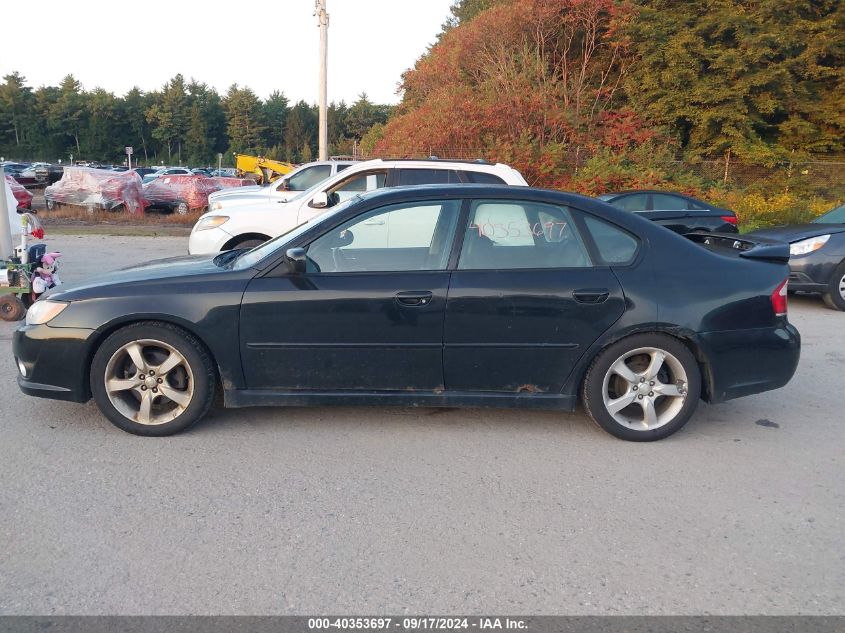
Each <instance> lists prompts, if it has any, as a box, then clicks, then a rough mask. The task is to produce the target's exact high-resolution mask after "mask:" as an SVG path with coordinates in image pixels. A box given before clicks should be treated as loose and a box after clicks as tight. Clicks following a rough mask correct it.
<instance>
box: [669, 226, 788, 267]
mask: <svg viewBox="0 0 845 633" xmlns="http://www.w3.org/2000/svg"><path fill="white" fill-rule="evenodd" d="M684 237H686V238H687V239H690V240H692V241H693V242H696V243H698V244H701V245H703V246H706V247H708V248H709V249H710V250H713V251H732V252H737V251H738V253H737V254H738V255H739V256H740V257H745V258H747V259H763V260H766V261H770V262H778V263H783V264H786V263H788V262H789V244H787V243H786V242H780V241H778V240H773V239H769V238H765V237H757V236H754V237H747V236H743V237H739V236H735V235H729V234H725V233H687V234H686V235H685V236H684Z"/></svg>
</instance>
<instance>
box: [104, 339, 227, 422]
mask: <svg viewBox="0 0 845 633" xmlns="http://www.w3.org/2000/svg"><path fill="white" fill-rule="evenodd" d="M90 378H91V392H92V394H93V396H94V400H95V402H96V403H97V406H98V407H99V408H100V411H102V413H103V415H105V416H106V417H107V418H108V419H109V420H110V421H111V422H112V423H113V424H114V425H115V426H117V427H118V428H120V429H123V430H124V431H127V432H129V433H134V434H135V435H148V436H164V435H173V434H174V433H178V432H180V431H183V430H185V429H187V428H188V427H190V426H192V425H193V424H195V423H196V422H198V421H199V420H200V419H201V418H202V417H203V416H204V415H205V414H206V413H207V412H208V409H209V407H210V406H211V403H212V401H213V399H214V391H215V373H214V365H213V363H212V361H211V358H210V357H209V355H208V352H207V351H206V350H205V348H204V346H203V345H202V343H200V342H199V340H197V339H196V338H195V337H194V336H192V335H191V334H189V333H187V332H185V331H184V330H182V329H180V328H178V327H176V326H173V325H171V324H169V323H157V322H148V323H137V324H133V325H129V326H127V327H125V328H122V329H120V330H117V331H116V332H114V333H113V334H112V335H111V336H109V337H108V338H107V339H106V340H105V341H104V342H103V344H102V345H100V347H99V349H98V350H97V352H96V354H94V359H93V361H92V363H91V376H90Z"/></svg>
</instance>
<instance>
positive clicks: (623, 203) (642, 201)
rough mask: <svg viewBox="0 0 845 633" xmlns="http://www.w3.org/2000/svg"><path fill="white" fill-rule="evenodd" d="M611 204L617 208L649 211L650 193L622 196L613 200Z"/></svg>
mask: <svg viewBox="0 0 845 633" xmlns="http://www.w3.org/2000/svg"><path fill="white" fill-rule="evenodd" d="M610 204H612V205H613V206H614V207H616V208H617V209H622V210H623V211H634V212H636V211H647V210H648V194H647V193H635V194H632V195H629V196H622V197H621V198H616V199H615V200H611V201H610Z"/></svg>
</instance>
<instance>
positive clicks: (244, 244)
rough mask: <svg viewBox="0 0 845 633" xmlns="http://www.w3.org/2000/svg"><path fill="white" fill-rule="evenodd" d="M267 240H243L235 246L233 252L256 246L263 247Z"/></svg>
mask: <svg viewBox="0 0 845 633" xmlns="http://www.w3.org/2000/svg"><path fill="white" fill-rule="evenodd" d="M266 241H267V240H257V239H248V240H241V241H240V242H238V243H237V244H235V245H234V246H233V247H232V249H231V250H233V251H234V250H237V249H239V248H255V247H256V246H261V245H262V244H263V243H264V242H266Z"/></svg>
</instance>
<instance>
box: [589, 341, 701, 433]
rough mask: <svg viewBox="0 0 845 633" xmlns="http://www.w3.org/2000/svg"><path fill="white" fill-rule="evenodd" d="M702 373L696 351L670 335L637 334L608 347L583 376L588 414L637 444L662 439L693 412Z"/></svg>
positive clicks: (696, 404)
mask: <svg viewBox="0 0 845 633" xmlns="http://www.w3.org/2000/svg"><path fill="white" fill-rule="evenodd" d="M700 395H701V371H700V370H699V368H698V362H697V361H696V359H695V356H693V355H692V352H690V351H689V349H687V347H686V345H684V344H683V343H682V342H681V341H679V340H678V339H676V338H673V337H671V336H668V335H666V334H657V333H655V334H636V335H634V336H629V337H628V338H625V339H622V340H621V341H618V342H617V343H614V344H613V345H610V346H609V347H607V348H606V349H605V350H603V351H602V352H601V353H600V354H599V355H598V356H596V358H595V359H594V360H593V363H592V364H591V365H590V368H589V369H588V370H587V374H586V377H585V378H584V385H583V388H582V399H583V402H584V407H585V408H586V410H587V413H588V414H589V415H590V417H591V418H592V419H593V421H594V422H596V423H597V424H598V425H599V426H601V427H602V428H603V429H604V430H605V431H607V432H608V433H610V434H611V435H615V436H616V437H618V438H620V439H623V440H629V441H634V442H649V441H653V440H659V439H663V438H664V437H668V436H669V435H672V433H675V432H676V431H678V430H679V429H680V428H681V427H683V426H684V425H685V424H686V423H687V421H688V420H689V419H690V417H691V416H692V414H693V412H694V411H695V409H696V407H697V406H698V399H699V396H700Z"/></svg>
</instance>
